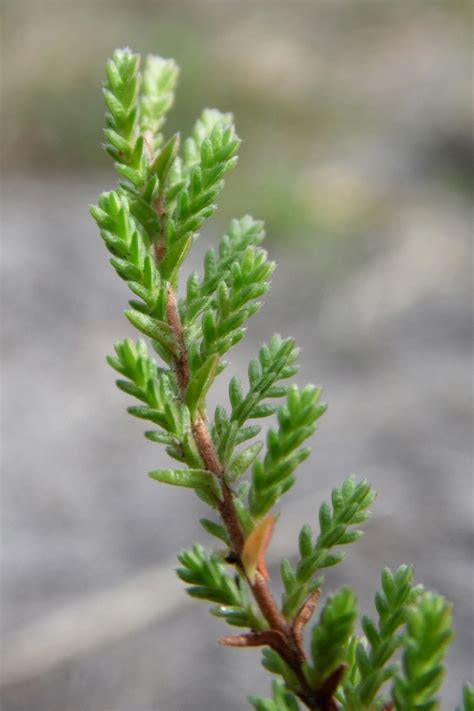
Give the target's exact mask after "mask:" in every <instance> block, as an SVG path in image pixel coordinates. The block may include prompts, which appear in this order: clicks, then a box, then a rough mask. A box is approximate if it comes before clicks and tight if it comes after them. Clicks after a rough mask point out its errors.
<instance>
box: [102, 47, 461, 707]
mask: <svg viewBox="0 0 474 711" xmlns="http://www.w3.org/2000/svg"><path fill="white" fill-rule="evenodd" d="M177 74H178V71H177V67H176V65H175V64H174V62H173V61H172V60H164V59H161V58H159V57H149V58H148V59H147V61H146V63H145V66H144V69H143V72H142V71H141V70H140V57H139V56H138V55H136V54H133V53H132V52H131V51H130V50H128V49H125V50H118V51H116V52H115V53H114V55H113V57H112V59H111V60H110V61H109V62H108V64H107V81H106V84H105V87H104V98H105V102H106V105H107V109H108V113H107V117H106V124H107V126H106V129H105V138H106V144H105V149H106V151H107V152H108V153H109V154H110V155H111V157H112V158H113V160H114V161H115V167H116V170H117V173H118V175H119V184H118V187H117V188H116V189H115V190H113V191H110V192H107V193H104V194H102V195H101V196H100V197H99V200H98V204H97V205H96V206H94V207H92V208H91V213H92V215H93V217H94V219H95V220H96V222H97V224H98V226H99V229H100V234H101V237H102V239H103V241H104V243H105V246H106V247H107V249H108V250H109V252H110V254H111V257H110V263H111V265H112V267H113V268H114V269H115V271H116V272H117V274H118V275H119V276H120V277H121V278H122V279H123V280H125V281H126V282H127V284H128V286H129V288H130V290H131V292H132V294H133V297H132V298H131V299H130V301H129V307H130V308H129V309H127V310H126V311H125V315H126V317H127V318H128V320H129V321H130V323H131V324H132V325H133V326H134V327H135V328H136V329H137V330H138V331H139V332H140V333H142V334H144V335H145V336H147V337H148V339H149V341H150V343H151V347H152V349H153V351H154V352H155V354H156V355H157V356H158V357H159V358H160V359H161V362H162V364H161V365H160V366H157V365H156V362H155V359H154V357H152V356H151V355H150V353H149V351H148V348H147V345H146V343H145V341H144V340H142V339H139V340H138V341H137V342H136V343H134V342H133V341H132V340H129V339H127V340H124V341H122V342H120V343H118V344H117V345H116V346H115V355H113V356H110V357H109V358H108V362H109V363H110V365H111V366H112V367H113V368H114V369H115V370H116V371H117V372H118V373H119V374H120V376H121V378H120V379H118V380H117V385H118V387H119V388H120V389H121V390H122V391H123V392H125V393H126V394H127V395H130V396H132V397H133V398H135V399H136V400H138V401H139V403H140V404H135V405H133V406H131V407H129V412H130V414H132V415H133V416H135V417H138V418H141V419H143V420H147V421H148V422H151V423H152V427H153V429H150V430H148V431H146V433H145V435H146V437H147V438H148V439H149V440H151V441H152V442H156V443H158V444H160V445H164V447H165V448H166V452H167V453H168V454H169V456H170V457H171V458H172V459H174V460H175V461H177V462H179V465H178V467H176V466H174V467H171V468H169V469H159V470H156V471H153V472H151V473H150V476H151V477H152V479H155V480H157V481H160V482H164V483H167V484H174V485H177V486H182V487H186V488H188V489H191V490H193V491H194V492H195V493H196V494H197V495H198V496H199V497H200V498H201V499H202V500H203V501H204V502H205V504H206V505H207V506H209V507H210V516H211V517H210V518H203V519H201V525H202V526H203V528H204V530H205V531H206V532H207V533H208V534H210V535H211V536H213V537H214V538H216V539H218V540H219V542H220V544H224V545H225V547H226V552H225V553H219V552H214V553H212V554H209V553H207V552H206V551H205V550H204V548H203V547H202V546H200V545H194V547H193V548H192V549H191V550H189V551H186V552H183V553H181V554H180V556H179V562H180V567H179V568H178V571H177V573H178V575H179V577H180V578H181V579H182V580H183V581H184V582H185V583H186V585H187V592H188V594H189V595H191V596H192V597H195V598H199V599H205V600H209V601H211V602H212V603H213V605H214V606H213V608H212V610H211V612H212V613H213V614H214V615H216V616H218V617H221V618H223V619H224V620H225V621H226V622H228V623H229V624H230V625H232V626H236V627H243V628H246V629H247V630H248V631H247V632H246V633H242V634H239V635H237V636H233V637H224V638H223V639H222V642H223V643H224V644H228V645H231V646H263V648H264V649H263V664H264V666H265V668H266V669H268V670H269V671H270V672H271V673H273V674H275V675H277V676H278V677H279V678H278V679H277V680H276V681H275V682H274V684H273V696H272V698H271V699H264V698H257V697H250V702H251V703H252V704H253V706H254V708H255V709H257V711H297V709H299V708H301V704H303V705H304V706H305V707H307V708H310V709H315V710H316V709H319V710H321V711H334V710H336V709H341V710H342V709H344V710H345V711H374V710H378V711H382V709H385V710H386V711H388V710H389V709H397V710H398V711H412V710H413V711H415V709H418V710H419V711H422V710H423V711H432V710H433V709H436V708H439V702H438V700H437V698H438V692H439V688H440V683H441V678H442V676H443V672H444V667H443V658H444V653H445V650H446V646H447V644H448V642H449V640H450V639H451V636H452V620H451V611H450V607H449V605H448V603H446V601H445V600H444V599H443V598H442V597H441V596H439V595H435V594H432V593H426V592H424V591H423V590H422V589H421V588H419V587H417V586H414V584H413V572H412V570H411V568H409V567H406V566H402V567H400V568H399V569H398V570H397V571H395V572H393V573H392V572H391V571H390V570H388V569H386V570H384V572H383V574H382V588H381V590H380V591H379V592H377V594H376V596H375V607H376V611H377V615H378V617H377V620H376V621H373V620H372V619H370V618H369V617H367V616H363V617H362V620H361V629H359V627H358V619H359V617H358V610H357V599H356V596H355V594H354V592H353V591H352V590H351V589H350V588H349V587H342V588H341V589H339V590H338V591H336V592H334V593H333V594H331V595H329V597H328V598H327V599H326V601H325V603H324V604H322V609H321V612H320V615H319V619H318V620H317V622H315V623H314V624H313V626H312V630H311V634H310V648H309V651H306V650H305V648H304V641H303V628H304V626H305V625H306V624H308V623H309V621H310V618H311V615H312V613H313V611H314V608H315V606H316V602H317V598H318V597H319V595H320V593H321V589H322V585H323V582H324V580H323V577H322V576H321V571H322V570H324V569H326V568H329V567H331V566H334V565H337V564H339V563H341V562H342V561H343V559H344V557H345V552H344V551H341V550H339V548H340V547H341V546H347V545H349V544H351V543H355V542H356V541H357V540H358V539H359V538H360V537H361V535H362V531H360V530H359V529H358V528H357V527H358V526H359V525H360V524H361V523H363V522H364V521H365V520H366V519H367V517H368V515H369V507H370V505H371V504H372V502H373V500H374V498H375V494H374V491H373V490H372V488H371V487H370V485H369V484H368V483H367V482H366V481H360V482H357V481H356V479H355V478H354V477H349V478H348V479H346V480H345V481H344V483H343V484H342V486H341V487H340V488H334V490H333V492H332V497H331V504H329V503H322V504H321V507H320V510H319V526H318V531H317V533H316V534H315V533H313V530H312V528H311V527H310V526H309V525H305V526H303V528H302V530H301V533H300V536H299V560H298V561H297V562H295V563H291V562H290V561H289V560H284V561H282V563H281V567H280V570H281V578H282V581H283V586H284V594H283V600H282V603H281V606H279V605H278V604H277V602H276V601H275V599H274V597H273V595H272V593H271V591H270V588H269V584H268V577H267V574H266V567H265V551H266V548H267V546H268V543H269V540H270V537H271V532H272V529H273V526H274V524H275V522H276V520H277V517H276V516H275V515H274V507H275V506H276V505H277V503H278V501H279V500H280V498H281V497H282V496H283V495H284V494H285V493H286V492H287V491H288V490H289V489H290V488H291V487H292V486H293V485H294V484H295V481H296V470H297V467H298V465H299V464H301V462H303V461H304V460H305V459H306V458H307V457H308V455H309V452H310V450H309V448H308V447H307V446H305V443H306V441H307V440H308V439H309V438H310V437H311V436H312V435H313V434H314V432H315V430H316V427H317V421H318V419H319V418H320V417H321V416H322V415H323V414H324V412H325V409H326V406H325V405H324V404H321V402H320V391H319V390H318V389H317V388H315V387H313V386H312V385H308V386H306V387H304V388H302V389H299V388H298V387H296V386H295V385H288V384H287V380H288V379H289V378H291V377H292V376H294V375H295V373H296V372H297V364H296V360H297V356H298V349H297V348H296V346H295V343H294V341H293V340H292V339H291V338H286V339H282V338H281V337H279V336H274V337H273V338H272V339H271V340H270V342H269V343H268V344H265V345H262V346H261V348H260V349H259V352H258V356H257V357H255V358H253V359H252V360H251V361H250V363H249V367H248V385H247V386H246V387H244V386H243V384H242V383H241V382H240V380H239V379H238V378H232V379H231V380H230V382H229V386H228V391H229V405H228V407H227V408H226V407H225V406H223V405H219V406H218V407H217V408H216V410H215V413H214V415H213V416H209V414H208V413H207V408H206V396H207V393H208V391H209V389H210V388H211V386H212V385H213V383H214V381H215V379H216V378H217V377H218V376H219V375H220V374H221V373H222V372H223V371H224V369H225V367H226V361H224V360H223V356H224V355H225V354H226V353H227V352H228V351H229V349H231V348H232V347H233V346H234V345H235V344H236V343H238V342H239V341H240V340H241V339H242V338H243V337H244V332H245V324H246V322H247V321H248V319H249V318H250V317H251V316H253V315H254V314H256V313H257V311H258V310H259V308H260V306H261V303H260V301H259V299H260V298H261V297H262V296H263V295H264V294H265V293H266V292H267V290H268V288H269V280H270V277H271V275H272V272H273V270H274V268H275V265H274V263H273V262H271V261H269V260H268V258H267V253H266V252H265V250H264V249H262V247H261V243H262V241H263V238H264V230H263V225H262V223H261V222H258V221H255V220H253V219H252V218H251V217H249V216H245V217H243V218H241V219H238V220H233V221H232V222H231V223H230V225H229V229H228V231H227V234H225V235H224V236H223V237H222V239H221V241H220V244H219V247H218V249H217V250H213V249H210V250H209V251H208V252H207V254H206V255H205V259H204V267H203V274H202V276H199V275H198V273H197V272H192V273H191V274H190V275H189V277H188V279H187V283H186V285H185V288H184V289H183V290H182V294H181V295H180V293H181V292H180V290H179V289H180V283H179V278H180V271H181V267H182V264H183V262H184V260H185V258H186V256H187V255H188V253H189V250H190V249H191V246H192V244H193V242H194V240H195V239H196V237H197V232H198V230H199V229H200V227H201V226H202V224H203V222H204V220H205V219H207V218H208V217H210V215H212V213H213V212H214V211H215V209H216V204H215V201H216V198H217V196H218V194H219V193H220V191H221V190H222V188H223V184H224V183H223V177H224V176H225V175H226V174H227V173H228V172H229V171H230V170H231V169H232V168H233V167H234V166H235V164H236V161H237V156H236V153H237V150H238V147H239V143H240V141H239V138H238V137H237V135H236V132H235V128H234V125H233V120H232V116H231V115H229V114H222V113H220V112H219V111H215V110H205V111H204V112H203V113H202V115H201V117H200V118H199V119H198V121H197V122H196V125H195V127H194V129H193V131H192V135H191V137H190V138H187V139H186V140H185V141H184V142H181V138H180V136H179V134H175V135H173V136H171V137H170V138H169V139H168V140H166V139H165V138H164V137H163V134H162V128H163V124H164V120H165V116H166V113H167V112H168V110H169V109H170V108H171V106H172V103H173V95H174V87H175V84H176V79H177ZM271 416H275V420H276V426H275V427H269V428H268V429H267V434H266V437H265V441H263V440H258V439H257V440H256V439H255V438H256V437H258V436H259V434H260V433H261V426H260V424H258V423H257V422H256V420H257V421H260V420H263V419H264V418H268V417H271ZM242 445H243V446H242ZM247 473H248V476H247V477H245V475H246V474H247ZM463 708H464V711H468V710H469V711H473V692H472V689H471V688H470V687H466V689H465V692H464V707H463Z"/></svg>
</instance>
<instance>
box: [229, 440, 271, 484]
mask: <svg viewBox="0 0 474 711" xmlns="http://www.w3.org/2000/svg"><path fill="white" fill-rule="evenodd" d="M262 448H263V442H256V443H255V444H251V445H250V447H247V449H244V450H243V452H240V453H239V454H237V455H236V456H235V457H234V458H233V459H232V460H231V462H230V466H229V473H228V475H229V479H230V480H231V481H236V480H237V479H239V478H240V477H241V476H242V475H243V474H245V472H246V471H247V469H248V468H249V467H251V466H252V464H253V463H254V461H255V460H256V459H257V457H258V455H259V454H260V452H261V451H262Z"/></svg>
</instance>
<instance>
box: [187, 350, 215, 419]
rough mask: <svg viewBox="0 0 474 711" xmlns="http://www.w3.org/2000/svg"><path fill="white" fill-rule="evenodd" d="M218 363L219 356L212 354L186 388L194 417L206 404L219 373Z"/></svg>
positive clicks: (194, 374)
mask: <svg viewBox="0 0 474 711" xmlns="http://www.w3.org/2000/svg"><path fill="white" fill-rule="evenodd" d="M218 365H219V356H218V354H217V353H216V354H214V355H211V356H210V357H209V358H208V359H207V360H206V361H205V362H204V363H203V364H202V366H201V367H200V368H199V369H198V370H197V371H196V372H195V373H193V375H192V376H191V380H190V383H189V385H188V387H187V389H186V396H185V402H186V404H187V406H188V407H189V409H190V411H191V414H192V416H193V417H195V415H196V413H197V411H198V410H199V409H200V408H201V407H202V405H203V404H204V400H205V397H206V394H207V391H208V390H209V388H210V387H211V385H212V383H213V382H214V378H215V377H216V375H217V368H218Z"/></svg>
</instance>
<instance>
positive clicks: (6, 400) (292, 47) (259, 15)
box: [0, 0, 473, 711]
mask: <svg viewBox="0 0 474 711" xmlns="http://www.w3.org/2000/svg"><path fill="white" fill-rule="evenodd" d="M471 11H472V5H471V3H470V2H462V1H458V0H450V1H449V2H448V1H447V0H446V1H445V2H442V1H441V0H440V1H436V0H433V1H431V2H425V1H423V0H420V1H417V0H399V1H391V2H388V1H384V0H358V1H357V2H349V1H342V0H340V1H336V2H329V1H327V2H325V1H319V2H318V1H315V2H290V1H288V2H270V1H268V2H263V1H262V2H237V1H235V2H232V1H230V0H228V1H225V0H221V2H217V1H215V2H204V1H202V2H194V3H192V2H188V3H186V2H180V1H179V0H176V1H175V2H169V3H167V4H164V3H158V2H155V3H153V2H149V3H142V2H133V3H132V2H131V3H125V2H114V1H113V0H109V1H108V2H106V1H103V2H79V1H77V2H72V1H70V2H59V1H58V2H54V1H51V2H42V1H41V0H38V1H37V2H24V1H22V0H17V1H15V2H13V1H12V2H8V1H7V2H5V1H4V2H3V3H2V4H1V19H0V21H1V35H2V37H1V45H2V77H1V94H2V110H3V118H2V136H1V139H2V175H3V179H2V202H3V211H2V220H1V225H2V233H3V237H4V246H3V259H2V270H3V277H2V286H3V306H4V308H3V333H2V336H3V339H2V346H3V358H2V396H3V397H2V401H3V420H2V445H3V457H2V459H3V489H2V498H1V504H2V527H3V528H2V544H1V554H2V592H1V612H2V619H1V625H2V680H3V686H2V706H1V708H2V709H3V711H145V710H150V711H151V710H153V711H221V710H223V709H226V710H227V711H240V710H241V709H245V708H249V707H248V706H247V703H246V700H245V697H246V695H247V694H249V693H260V694H265V693H266V692H267V691H268V689H269V680H268V675H267V674H266V673H265V672H263V670H261V668H260V664H259V652H258V651H250V650H248V651H240V650H230V649H222V648H219V647H218V646H217V643H216V639H217V637H218V635H219V634H221V633H223V632H224V631H225V627H224V625H223V624H222V623H221V622H219V621H218V620H216V619H214V618H212V617H210V616H209V615H208V613H207V607H206V604H205V603H202V604H199V603H198V602H195V601H189V600H188V599H187V597H186V595H185V594H184V591H183V590H182V586H181V584H180V583H179V582H178V581H177V580H176V579H175V575H174V571H173V568H174V567H175V565H176V553H177V551H179V550H180V549H182V548H184V547H187V546H189V545H190V544H192V543H193V542H194V541H195V540H200V541H202V542H204V543H205V544H206V545H208V546H212V545H213V544H212V541H210V540H208V539H206V534H204V532H203V531H202V529H200V527H199V526H198V524H197V520H198V517H199V516H200V515H203V512H204V508H203V506H201V504H200V502H199V500H198V499H196V498H193V495H192V494H191V493H188V492H186V491H181V490H174V489H173V488H166V487H165V486H161V487H160V486H158V485H157V484H156V483H154V482H152V481H150V480H149V479H148V478H147V476H146V473H147V471H149V470H150V469H152V468H157V467H159V466H160V465H162V464H163V463H164V461H165V458H164V456H163V453H162V452H161V449H160V447H159V446H157V445H154V444H152V443H150V442H148V441H146V440H145V439H144V438H143V437H142V434H141V433H142V430H143V427H142V425H141V424H140V422H139V421H134V420H133V419H132V418H130V417H129V416H128V415H127V414H126V412H125V407H126V406H127V405H128V404H129V402H128V401H127V398H126V397H125V395H123V394H122V393H120V392H119V391H117V390H116V388H115V387H114V384H113V381H114V375H113V372H112V371H111V370H110V368H108V366H107V365H106V364H105V361H104V356H105V354H106V353H109V352H111V349H112V345H113V343H114V341H116V340H118V339H119V338H122V337H124V336H125V335H126V334H128V333H130V330H129V328H128V326H127V323H126V322H125V319H124V318H123V317H122V315H121V313H122V310H123V308H124V307H125V305H126V300H127V298H128V295H127V291H126V288H125V285H124V284H123V283H120V282H119V280H118V279H117V278H116V276H115V275H114V274H113V273H112V270H111V269H110V267H108V265H107V254H106V251H105V249H104V247H103V245H102V243H101V240H100V239H99V237H98V234H97V230H96V227H95V225H94V224H93V222H92V220H91V219H90V217H89V215H88V212H87V207H88V205H89V204H90V203H92V202H95V201H96V199H97V195H98V193H99V192H100V191H101V190H104V189H108V188H109V187H110V186H111V185H113V183H114V182H115V177H114V176H113V172H112V168H111V165H110V164H109V161H108V159H107V158H106V157H105V156H104V155H103V154H102V152H101V149H100V142H101V140H102V136H101V127H102V117H103V106H102V102H101V96H100V83H101V81H102V78H103V71H104V64H105V61H106V59H107V57H108V56H109V55H110V53H111V52H112V50H113V48H114V47H116V46H124V45H130V46H131V47H132V48H133V49H135V50H137V51H140V52H142V53H146V52H156V53H160V54H162V55H164V56H173V57H175V58H176V60H177V61H178V63H179V64H180V65H181V81H180V85H179V90H178V96H177V101H176V106H175V109H174V111H173V113H172V115H171V118H170V120H169V123H168V128H169V130H170V131H171V130H176V129H177V128H180V129H182V130H183V133H184V134H186V133H188V132H189V130H190V128H191V126H192V123H193V121H194V120H195V118H196V117H197V115H198V114H199V113H200V111H201V109H202V108H203V107H204V106H217V107H218V108H220V109H222V110H232V111H234V113H235V116H236V121H237V127H238V131H239V133H240V135H241V137H242V138H243V139H244V141H243V144H242V148H241V152H240V155H241V157H240V163H239V166H238V169H237V170H236V171H235V172H234V173H233V174H232V175H231V176H230V177H229V179H228V181H227V188H226V191H225V193H224V195H223V197H222V200H221V202H220V209H219V211H218V214H217V216H216V217H215V218H213V219H212V220H211V221H210V222H209V224H208V225H207V226H206V227H205V229H204V230H203V233H202V235H201V239H200V241H199V243H198V244H197V245H196V248H195V249H194V251H193V255H192V257H191V260H190V261H191V263H192V266H193V267H197V268H199V265H200V264H201V260H202V254H203V252H204V250H205V249H206V248H207V247H208V246H209V245H210V244H215V243H216V241H217V239H218V238H219V236H220V235H221V234H222V233H223V231H224V230H225V227H226V225H227V223H228V221H229V219H230V217H232V216H234V215H235V216H238V215H241V214H244V213H245V212H251V213H252V214H254V216H255V217H259V218H263V219H265V221H266V223H267V227H268V233H269V234H268V242H267V247H268V249H269V251H270V254H271V256H272V258H274V259H276V261H277V262H278V263H279V269H278V270H277V272H276V275H275V277H274V279H273V289H272V291H271V292H270V293H269V295H268V297H267V299H266V301H267V303H266V306H265V308H264V309H263V310H262V312H261V313H260V315H259V316H258V317H256V318H255V319H254V320H253V322H251V323H250V325H249V329H248V335H247V339H246V341H245V342H244V343H243V345H241V346H239V347H238V348H237V349H236V351H235V352H234V353H233V361H232V366H231V368H229V371H228V372H226V373H225V374H224V375H223V376H221V379H220V382H219V386H218V387H217V391H218V392H216V393H215V394H214V396H213V400H214V402H216V401H218V400H222V399H223V400H224V401H225V402H226V401H227V395H226V383H227V382H228V379H229V377H230V375H232V374H233V373H241V374H244V373H245V370H246V363H247V361H248V358H249V357H250V356H251V355H252V354H253V353H254V352H255V350H256V348H257V347H258V344H259V343H260V342H262V341H263V340H265V339H267V338H268V337H270V336H271V334H272V333H273V332H274V331H275V330H276V331H279V332H280V333H282V334H283V335H285V336H286V335H293V336H295V337H296V339H297V340H298V341H299V342H300V344H301V346H302V353H301V373H300V375H299V376H298V381H299V382H300V383H305V382H307V381H308V380H310V381H313V382H316V383H318V384H322V385H323V387H324V392H325V400H327V401H328V403H329V410H328V413H327V415H325V417H324V418H323V420H322V421H321V425H320V430H319V432H318V433H317V435H316V436H315V438H314V442H313V445H314V446H313V457H312V458H311V460H310V461H309V462H306V463H305V465H304V466H303V467H302V468H301V471H300V474H299V481H298V485H297V486H296V487H295V488H294V490H293V491H292V492H291V494H290V495H288V503H286V504H285V505H284V506H283V514H282V516H281V519H280V523H279V529H278V532H277V535H276V537H275V540H274V542H273V543H272V548H271V551H270V559H271V560H272V561H275V562H278V560H279V559H280V558H281V557H282V555H288V556H292V555H294V553H295V552H296V538H297V533H298V531H299V528H300V526H301V524H302V523H303V522H304V521H306V522H309V523H314V524H316V520H317V510H318V506H319V504H320V502H321V500H322V499H323V498H324V497H326V496H327V495H328V492H329V490H330V488H331V486H332V485H335V484H340V483H341V481H342V480H343V478H344V477H345V476H346V475H347V474H349V473H351V472H355V473H356V474H357V475H359V476H360V477H368V478H369V479H370V480H371V482H372V483H373V484H374V486H375V488H376V489H377V491H378V494H379V498H378V500H377V501H376V503H375V505H374V507H373V508H374V516H373V519H372V520H371V522H370V524H369V525H368V526H367V536H366V537H365V538H364V539H363V540H362V541H361V542H360V543H358V544H357V545H356V546H354V547H353V549H352V550H351V551H350V554H349V557H348V560H347V562H346V563H345V564H344V565H343V566H341V567H340V568H339V569H335V570H333V571H329V573H328V575H327V584H326V591H330V590H332V589H334V588H335V587H336V586H338V585H340V584H341V583H342V582H344V583H349V584H351V585H353V586H354V587H355V589H356V591H357V592H358V595H359V598H360V605H361V608H362V609H363V610H364V611H372V610H373V603H372V600H373V594H374V592H375V590H376V589H377V588H378V585H379V574H380V570H381V568H382V567H383V565H385V564H387V565H390V566H392V567H394V566H398V565H399V564H401V563H402V562H412V563H414V565H415V571H416V579H417V580H418V581H423V583H424V584H425V585H426V586H427V587H432V588H434V589H436V590H438V591H439V592H441V593H442V594H444V595H446V596H447V597H448V598H449V599H450V600H451V601H452V602H453V604H454V615H455V621H456V629H457V636H456V639H455V642H454V644H453V646H452V650H451V652H450V654H449V658H448V666H449V671H448V676H447V679H446V685H445V687H444V691H443V697H442V709H446V710H452V709H453V708H454V705H455V703H456V702H457V701H459V700H460V689H461V684H462V682H463V680H465V679H466V678H468V677H469V676H470V671H471V665H472V651H473V649H472V644H473V614H472V591H473V577H472V567H471V564H472V559H471V555H470V550H471V549H470V544H471V543H472V504H473V488H472V462H473V458H472V449H471V425H472V381H471V374H470V364H471V321H470V303H471V296H472V291H471V286H472V284H471V278H472V271H471V252H470V246H469V231H470V223H469V216H470V215H469V198H470V179H471V166H472V149H473V138H472V133H471V128H470V122H471V108H470V104H471V91H470V80H471V69H470V40H471ZM219 389H220V392H219ZM272 571H273V583H274V585H275V589H276V590H278V586H279V583H278V573H277V568H276V567H275V566H273V567H272Z"/></svg>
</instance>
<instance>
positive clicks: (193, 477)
mask: <svg viewBox="0 0 474 711" xmlns="http://www.w3.org/2000/svg"><path fill="white" fill-rule="evenodd" d="M148 476H149V477H151V478H152V479H155V480H156V481H161V482H163V483H164V484H173V485H174V486H184V487H186V488H188V489H202V490H203V491H206V492H208V493H210V494H212V495H213V496H214V497H216V496H217V491H218V486H217V485H216V480H215V478H214V477H213V475H212V474H210V473H209V472H208V471H206V470H205V469H156V470H155V471H152V472H150V473H149V475H148Z"/></svg>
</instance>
